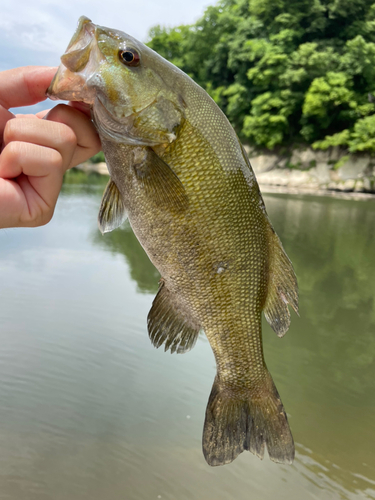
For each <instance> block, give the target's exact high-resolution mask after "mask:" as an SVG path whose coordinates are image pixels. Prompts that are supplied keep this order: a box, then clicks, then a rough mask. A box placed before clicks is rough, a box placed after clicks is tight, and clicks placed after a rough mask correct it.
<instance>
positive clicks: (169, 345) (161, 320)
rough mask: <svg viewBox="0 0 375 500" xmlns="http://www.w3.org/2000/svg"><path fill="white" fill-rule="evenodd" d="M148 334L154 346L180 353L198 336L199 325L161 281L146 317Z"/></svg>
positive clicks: (189, 347)
mask: <svg viewBox="0 0 375 500" xmlns="http://www.w3.org/2000/svg"><path fill="white" fill-rule="evenodd" d="M147 325H148V334H149V336H150V339H151V342H152V343H153V345H154V346H155V347H160V346H161V345H163V344H165V345H164V350H165V351H167V350H168V349H170V350H171V352H172V353H173V352H177V353H178V354H182V353H184V352H188V351H190V350H191V349H192V348H193V347H194V345H195V343H196V341H197V338H198V334H199V330H200V326H199V324H198V323H197V321H196V320H195V319H194V318H193V317H192V316H191V314H190V312H189V311H188V310H187V308H186V306H184V305H183V304H181V302H180V301H178V299H177V297H176V295H174V294H172V293H170V292H169V290H168V288H167V287H166V286H165V285H164V282H163V281H161V285H160V288H159V291H158V293H157V295H156V297H155V299H154V302H153V303H152V307H151V310H150V312H149V313H148V317H147Z"/></svg>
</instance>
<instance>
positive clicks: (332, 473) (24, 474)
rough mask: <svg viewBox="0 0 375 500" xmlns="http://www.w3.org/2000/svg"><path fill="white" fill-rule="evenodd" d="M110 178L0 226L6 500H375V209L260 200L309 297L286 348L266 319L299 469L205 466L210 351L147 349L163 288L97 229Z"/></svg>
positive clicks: (130, 246)
mask: <svg viewBox="0 0 375 500" xmlns="http://www.w3.org/2000/svg"><path fill="white" fill-rule="evenodd" d="M103 181H104V180H103V178H97V177H94V176H92V175H91V176H90V177H87V176H84V175H83V174H72V175H70V176H69V177H68V178H67V182H66V183H65V184H64V187H63V191H62V194H61V196H60V198H59V201H58V205H57V208H56V212H55V216H54V218H53V220H52V222H51V223H50V224H48V225H47V226H45V227H42V228H37V229H9V230H2V231H0V276H1V285H0V303H1V307H0V325H1V329H0V340H1V348H0V499H1V500H5V499H7V500H8V499H12V500H47V499H48V500H104V499H105V500H146V499H147V500H152V499H163V500H167V499H168V500H192V499H196V500H212V499H215V500H234V499H235V500H245V499H246V500H247V499H255V500H268V499H270V500H271V499H272V500H274V499H275V498H278V499H279V500H284V499H285V500H307V499H319V500H330V499H348V500H349V499H350V500H357V499H367V498H369V499H375V425H374V424H375V303H374V299H375V201H374V200H365V201H347V200H338V199H332V198H323V197H320V198H318V197H313V196H305V197H302V196H288V195H266V196H265V202H266V205H267V210H268V213H269V215H270V218H271V220H272V222H273V225H274V227H275V229H276V231H277V232H278V234H279V236H280V237H281V239H282V241H283V244H284V247H285V249H286V250H287V252H288V255H289V257H290V258H291V260H292V261H293V264H294V267H295V270H296V274H297V276H298V280H299V286H300V317H297V316H296V315H295V314H294V313H292V324H291V327H290V330H289V332H288V333H287V334H286V336H285V337H284V338H283V339H279V338H277V336H276V335H275V334H274V332H273V331H272V330H271V329H270V327H269V326H268V325H267V324H266V323H265V322H264V348H265V358H266V361H267V364H268V367H269V369H270V371H271V373H272V375H273V378H274V380H275V383H276V385H277V388H278V390H279V392H280V394H281V397H282V400H283V402H284V405H285V408H286V411H287V413H288V417H289V422H290V425H291V429H292V432H293V435H294V439H295V442H296V459H295V462H294V464H293V465H292V466H283V465H277V464H274V463H272V462H271V461H270V460H269V459H268V457H267V456H266V457H265V459H264V460H263V461H260V460H259V459H258V458H256V457H254V456H253V455H251V454H250V453H248V452H246V453H243V454H242V455H240V456H239V457H238V458H237V459H236V461H235V462H233V463H232V464H230V465H226V466H225V467H217V468H210V467H209V466H208V465H207V464H206V462H205V460H204V458H203V455H202V451H201V435H202V428H203V421H204V415H205V408H206V404H207V400H208V396H209V393H210V390H211V385H212V382H213V379H214V375H215V362H214V358H213V355H212V352H211V349H210V346H209V344H208V342H207V340H206V338H205V337H204V335H201V336H200V338H199V339H198V342H197V344H196V346H195V347H194V349H193V350H192V351H191V352H189V353H187V354H185V355H176V354H174V355H171V354H170V353H169V352H168V353H165V352H164V351H163V350H156V349H154V348H153V347H152V345H151V342H150V341H149V339H148V335H147V328H146V318H147V313H148V311H149V309H150V306H151V303H152V300H153V297H154V295H155V293H156V291H157V284H158V279H159V275H158V272H157V271H156V270H155V268H154V267H153V266H152V264H150V262H149V261H148V258H147V256H146V255H145V253H144V251H143V250H142V248H141V247H140V245H139V243H138V242H137V240H136V238H135V237H134V235H133V233H132V231H131V229H130V228H129V226H128V225H127V224H125V225H124V226H123V227H122V228H121V229H118V230H116V231H114V232H112V233H110V234H106V235H104V236H102V235H101V234H100V232H99V231H98V229H97V223H96V218H97V212H98V207H99V204H100V199H101V194H102V192H103V189H104V183H103Z"/></svg>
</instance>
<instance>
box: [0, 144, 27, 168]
mask: <svg viewBox="0 0 375 500" xmlns="http://www.w3.org/2000/svg"><path fill="white" fill-rule="evenodd" d="M2 155H4V158H5V159H6V161H7V162H9V163H11V164H12V165H15V164H18V163H20V161H21V158H22V156H23V148H22V143H20V142H14V141H13V142H9V143H8V144H7V145H6V146H5V148H4V150H3V152H2Z"/></svg>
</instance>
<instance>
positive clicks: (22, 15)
mask: <svg viewBox="0 0 375 500" xmlns="http://www.w3.org/2000/svg"><path fill="white" fill-rule="evenodd" d="M211 3H212V1H210V0H189V2H186V1H184V2H182V1H181V0H178V1H177V0H157V1H155V0H137V2H130V1H129V2H126V1H124V0H105V1H103V0H74V3H73V2H71V1H65V2H64V1H61V0H58V1H57V0H17V2H14V0H5V1H4V0H3V1H2V5H1V15H0V54H1V55H0V71H4V70H6V69H10V68H16V67H19V66H27V65H41V66H55V65H58V64H59V60H60V56H61V54H63V53H64V51H65V48H66V46H67V45H68V42H69V40H70V38H71V37H72V35H73V32H74V30H75V28H76V25H77V21H78V18H79V17H80V16H81V15H85V16H87V17H89V18H90V19H92V20H93V22H94V23H95V24H101V25H102V26H108V27H111V28H116V29H119V30H121V31H125V32H126V33H129V34H130V35H132V36H134V37H135V38H137V39H138V40H141V41H146V40H147V33H148V31H149V29H150V28H151V27H152V26H155V25H157V24H160V25H162V26H169V27H172V26H178V25H180V24H189V23H193V22H195V21H196V20H197V19H198V18H199V17H200V16H201V15H202V14H203V12H204V9H205V7H207V6H208V5H210V4H211ZM72 6H73V7H72ZM54 104H55V103H53V102H51V101H47V102H45V103H40V104H38V105H36V106H33V107H30V108H27V109H25V108H22V109H20V110H19V111H17V112H21V113H26V112H31V113H35V112H37V111H40V110H41V109H46V108H47V107H53V105H54Z"/></svg>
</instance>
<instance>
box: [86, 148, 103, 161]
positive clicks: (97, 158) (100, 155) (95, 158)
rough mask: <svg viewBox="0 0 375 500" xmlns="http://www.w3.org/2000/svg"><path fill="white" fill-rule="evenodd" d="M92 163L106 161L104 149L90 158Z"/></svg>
mask: <svg viewBox="0 0 375 500" xmlns="http://www.w3.org/2000/svg"><path fill="white" fill-rule="evenodd" d="M89 161H90V162H91V163H102V162H103V161H105V158H104V153H103V151H99V153H97V154H96V155H94V156H92V157H91V158H90V160H89Z"/></svg>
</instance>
